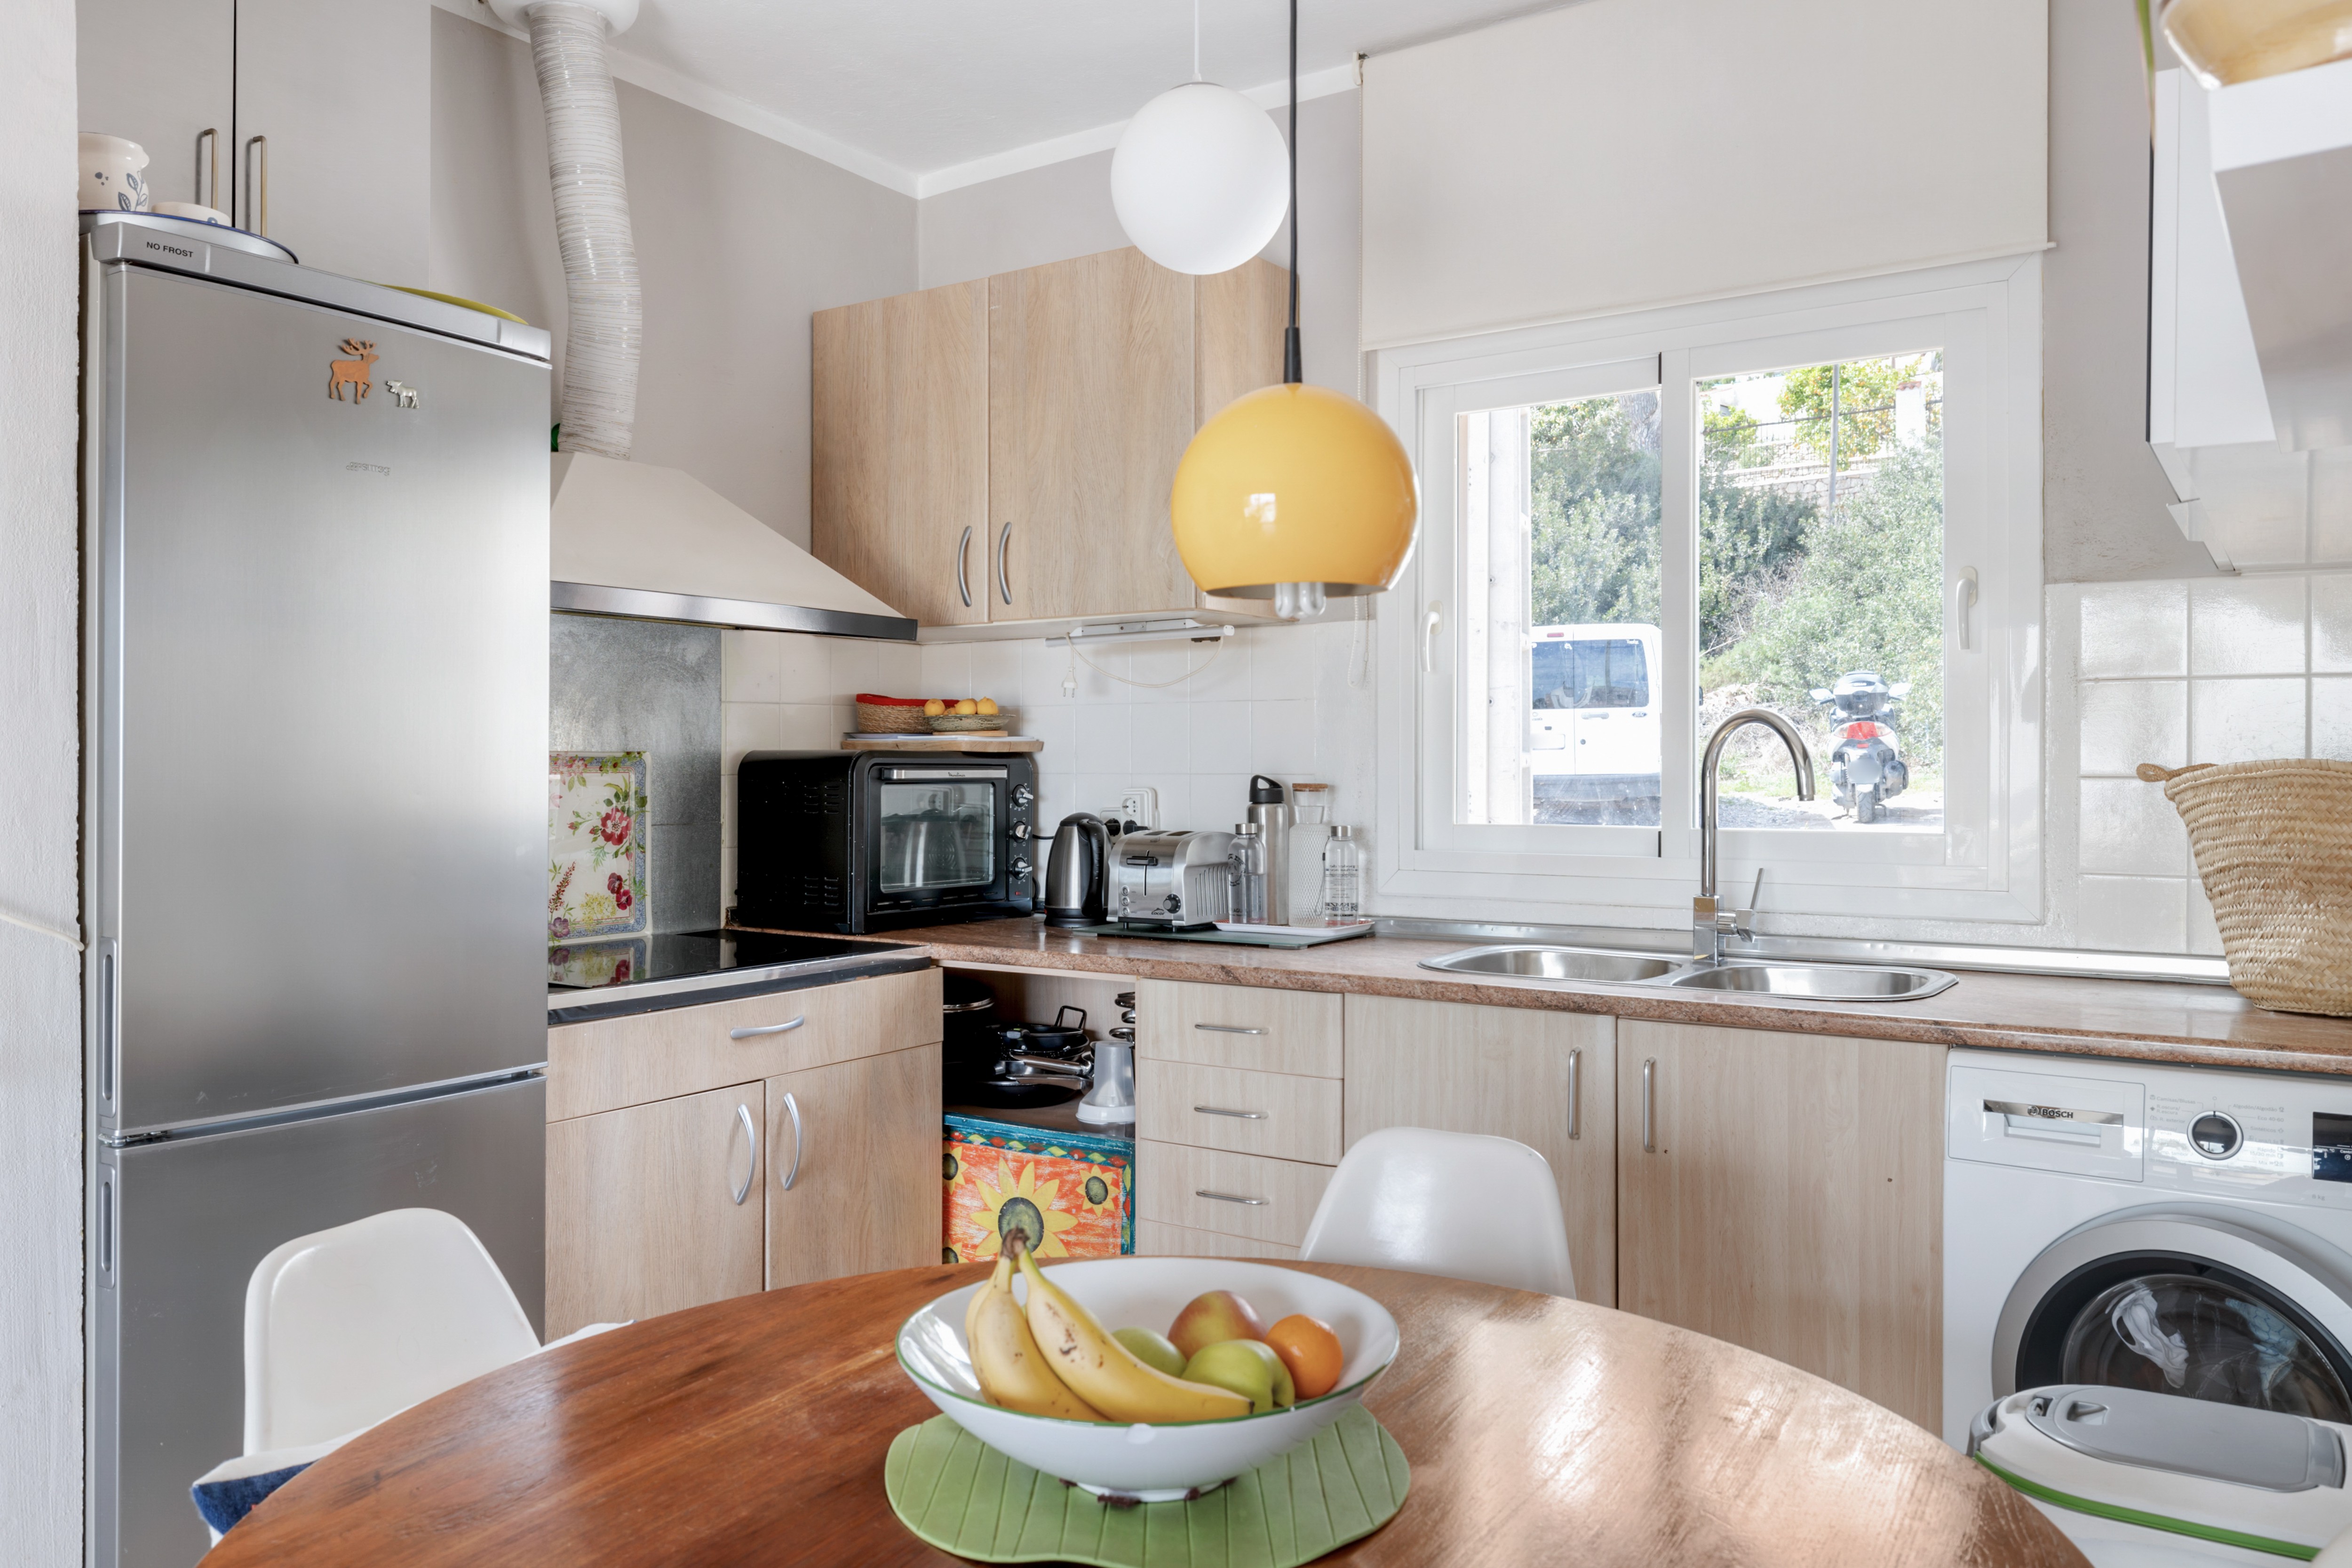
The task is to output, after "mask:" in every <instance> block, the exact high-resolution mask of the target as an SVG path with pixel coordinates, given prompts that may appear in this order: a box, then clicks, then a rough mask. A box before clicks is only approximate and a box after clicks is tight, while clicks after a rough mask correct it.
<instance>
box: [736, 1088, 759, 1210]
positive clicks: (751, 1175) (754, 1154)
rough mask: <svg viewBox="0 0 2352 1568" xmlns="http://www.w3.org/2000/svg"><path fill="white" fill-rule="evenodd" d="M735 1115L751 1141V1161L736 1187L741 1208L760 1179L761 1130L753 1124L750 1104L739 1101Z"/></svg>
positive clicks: (744, 1169)
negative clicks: (754, 1183)
mask: <svg viewBox="0 0 2352 1568" xmlns="http://www.w3.org/2000/svg"><path fill="white" fill-rule="evenodd" d="M735 1115H736V1117H737V1119H738V1120H740V1121H741V1122H742V1123H743V1136H744V1137H746V1138H749V1139H750V1140H751V1163H750V1164H748V1165H746V1166H744V1167H743V1180H742V1182H741V1183H740V1184H738V1185H737V1187H736V1188H735V1203H736V1206H738V1207H739V1208H740V1206H742V1203H743V1200H744V1199H745V1198H748V1197H750V1196H751V1184H752V1183H753V1182H754V1181H757V1180H758V1179H759V1175H760V1130H759V1129H758V1128H757V1127H754V1126H752V1125H751V1107H750V1106H748V1105H745V1104H742V1103H741V1102H740V1101H738V1102H737V1104H736V1106H735Z"/></svg>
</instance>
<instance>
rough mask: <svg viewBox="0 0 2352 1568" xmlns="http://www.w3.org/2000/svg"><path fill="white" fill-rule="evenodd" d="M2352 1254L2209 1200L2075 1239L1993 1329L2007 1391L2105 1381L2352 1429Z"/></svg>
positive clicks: (2048, 1258)
mask: <svg viewBox="0 0 2352 1568" xmlns="http://www.w3.org/2000/svg"><path fill="white" fill-rule="evenodd" d="M2347 1347H2352V1258H2346V1257H2345V1255H2344V1254H2343V1253H2341V1252H2340V1251H2338V1250H2337V1249H2336V1248H2335V1247H2330V1246H2328V1245H2327V1244H2326V1243H2325V1242H2323V1241H2321V1240H2319V1238H2317V1237H2313V1236H2310V1235H2308V1234H2306V1233H2304V1232H2301V1231H2299V1230H2296V1229H2294V1228H2293V1227H2291V1226H2284V1225H2281V1224H2277V1223H2273V1222H2270V1221H2267V1220H2263V1219H2257V1218H2253V1217H2251V1216H2248V1215H2240V1214H2237V1213H2234V1212H2232V1211H2228V1210H2211V1209H2207V1208H2204V1207H2202V1206H2201V1205H2192V1206H2184V1207H2179V1208H2164V1209H2134V1210H2128V1211H2126V1212H2124V1213H2121V1214H2116V1215H2107V1216H2105V1217H2104V1218H2101V1219H2098V1220H2095V1221H2093V1222H2092V1223H2090V1224H2088V1225H2085V1226H2080V1227H2078V1228H2077V1229H2075V1230H2074V1231H2071V1232H2069V1233H2068V1234H2067V1235H2065V1236H2063V1237H2060V1238H2059V1239H2058V1240H2056V1241H2054V1242H2053V1243H2052V1244H2051V1245H2050V1246H2049V1247H2047V1248H2045V1249H2044V1250H2043V1251H2042V1255H2041V1257H2039V1258H2035V1259H2034V1260H2033V1263H2032V1266H2031V1267H2030V1268H2027V1269H2026V1270H2025V1272H2024V1273H2023V1274H2022V1275H2021V1276H2020V1277H2019V1279H2018V1281H2017V1284H2016V1286H2015V1288H2014V1289H2011V1291H2010V1295H2009V1300H2008V1301H2007V1303H2006V1304H2005V1305H2004V1306H2003V1307H2002V1309H2001V1314H2000V1323H1999V1325H1998V1327H1997V1328H1996V1329H1995V1331H1994V1334H1993V1364H1992V1382H1993V1389H1994V1392H1995V1393H1997V1394H2001V1395H2003V1396H2006V1395H2008V1394H2014V1393H2015V1392H2016V1391H2017V1390H2019V1389H2021V1388H2037V1387H2041V1386H2043V1385H2045V1384H2100V1385H2103V1386H2106V1387H2111V1388H2138V1389H2145V1390H2147V1392H2149V1393H2151V1394H2181V1395H2185V1396H2187V1397H2189V1398H2192V1399H2210V1400H2213V1401H2216V1402H2218V1403H2221V1404H2224V1405H2247V1406H2250V1407H2252V1408H2254V1409H2258V1410H2275V1411H2281V1412H2284V1413H2285V1414H2288V1415H2308V1416H2314V1417H2316V1418H2317V1419H2319V1420H2323V1421H2337V1422H2352V1353H2347Z"/></svg>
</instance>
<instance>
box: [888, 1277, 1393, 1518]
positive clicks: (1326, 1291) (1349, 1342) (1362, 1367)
mask: <svg viewBox="0 0 2352 1568" xmlns="http://www.w3.org/2000/svg"><path fill="white" fill-rule="evenodd" d="M1045 1272H1046V1274H1047V1276H1048V1277H1049V1278H1050V1279H1052V1280H1053V1281H1054V1283H1055V1284H1056V1285H1058V1286H1060V1287H1061V1288H1062V1289H1065V1290H1066V1291H1068V1292H1069V1293H1070V1295H1071V1297H1072V1298H1073V1299H1075V1300H1076V1301H1077V1303H1078V1304H1079V1305H1080V1306H1082V1307H1084V1308H1086V1310H1087V1311H1089V1312H1092V1313H1093V1314H1094V1315H1095V1317H1096V1319H1097V1321H1100V1322H1101V1324H1102V1326H1103V1327H1104V1328H1106V1329H1124V1328H1146V1329H1150V1330H1153V1331H1156V1332H1160V1333H1165V1332H1167V1331H1168V1325H1169V1324H1170V1323H1171V1322H1173V1321H1175V1318H1176V1314H1177V1313H1179V1312H1181V1311H1182V1310H1184V1307H1185V1304H1186V1303H1187V1302H1189V1301H1191V1300H1192V1298H1194V1297H1195V1296H1198V1295H1200V1294H1201V1293H1202V1292H1203V1291H1207V1290H1231V1291H1233V1292H1234V1293H1235V1294H1236V1295H1238V1296H1241V1297H1242V1298H1243V1299H1244V1300H1247V1301H1248V1302H1249V1304H1250V1305H1251V1306H1253V1307H1255V1308H1256V1309H1257V1313H1258V1316H1259V1317H1261V1318H1263V1319H1264V1320H1265V1321H1266V1323H1267V1324H1268V1325H1272V1324H1274V1323H1276V1322H1279V1321H1281V1320H1282V1319H1284V1318H1286V1317H1288V1316H1290V1315H1291V1314H1292V1313H1293V1312H1304V1313H1306V1314H1307V1316H1308V1317H1311V1318H1320V1319H1322V1320H1323V1321H1325V1322H1327V1323H1328V1324H1330V1325H1331V1328H1332V1331H1333V1332H1335V1333H1337V1334H1338V1335H1339V1348H1340V1350H1341V1352H1343V1353H1344V1355H1345V1358H1346V1359H1345V1360H1344V1361H1343V1362H1342V1363H1340V1368H1339V1386H1337V1387H1336V1388H1334V1389H1332V1391H1331V1392H1330V1393H1328V1394H1324V1395H1323V1396H1322V1397H1321V1398H1319V1399H1302V1400H1300V1401H1299V1402H1298V1403H1297V1405H1292V1406H1291V1407H1290V1408H1289V1409H1287V1410H1269V1411H1267V1412H1266V1413H1265V1415H1233V1416H1228V1417H1226V1418H1224V1419H1223V1420H1219V1421H1180V1422H1172V1423H1168V1424H1164V1425H1158V1426H1147V1425H1144V1424H1142V1423H1140V1422H1139V1423H1137V1424H1136V1425H1134V1426H1109V1425H1106V1424H1103V1423H1100V1422H1094V1421H1064V1420H1061V1419H1059V1418H1057V1417H1055V1416H1051V1415H1027V1414H1025V1413H1024V1412H1022V1411H1018V1410H1006V1409H1003V1408H1001V1407H1000V1406H997V1405H991V1404H989V1403H988V1402H987V1401H986V1400H985V1399H983V1398H982V1397H981V1393H980V1381H979V1379H978V1378H977V1377H975V1376H974V1375H973V1374H972V1370H971V1347H970V1346H968V1345H967V1344H966V1343H965V1342H964V1336H963V1314H964V1308H965V1307H966V1306H967V1305H969V1304H970V1302H971V1296H972V1292H973V1291H975V1290H979V1289H983V1288H984V1287H985V1285H986V1281H985V1280H982V1281H981V1282H980V1283H978V1284H973V1285H967V1286H965V1287H964V1288H963V1289H961V1290H950V1291H949V1292H948V1293H947V1294H946V1295H944V1296H941V1297H940V1298H939V1300H935V1301H933V1302H931V1303H930V1304H929V1306H927V1307H925V1308H923V1309H922V1310H920V1311H919V1312H917V1313H916V1314H915V1315H914V1316H913V1317H911V1318H908V1320H907V1321H906V1325H905V1326H904V1327H902V1328H901V1329H900V1330H899V1331H898V1364H899V1365H900V1366H902V1367H904V1368H905V1369H906V1371H907V1375H908V1377H911V1378H913V1379H914V1380H915V1385H916V1386H917V1387H918V1388H920V1389H921V1390H922V1391H923V1392H924V1393H925V1394H929V1396H930V1400H931V1403H932V1404H934V1405H938V1406H939V1407H940V1410H942V1411H944V1412H945V1413H946V1414H947V1416H948V1418H949V1419H950V1420H951V1421H953V1422H954V1423H955V1424H956V1425H957V1426H961V1427H962V1428H963V1429H964V1430H965V1431H967V1432H969V1433H971V1435H972V1436H975V1437H977V1438H979V1439H980V1440H981V1441H982V1442H983V1443H985V1444H987V1445H988V1446H989V1447H992V1448H994V1449H996V1450H997V1451H998V1452H1000V1453H1003V1454H1006V1455H1009V1456H1010V1457H1012V1458H1015V1459H1018V1460H1020V1461H1021V1462H1022V1463H1023V1464H1024V1465H1027V1466H1030V1467H1031V1468H1034V1469H1038V1470H1042V1471H1044V1472H1045V1474H1046V1475H1049V1476H1053V1477H1055V1479H1060V1480H1066V1481H1071V1482H1075V1483H1076V1484H1077V1485H1079V1486H1082V1487H1084V1488H1086V1489H1087V1490H1088V1491H1090V1492H1096V1493H1103V1492H1114V1493H1117V1494H1118V1495H1120V1496H1122V1497H1133V1498H1139V1499H1140V1500H1142V1501H1145V1502H1168V1501H1172V1500H1176V1499H1179V1498H1181V1497H1183V1496H1185V1495H1186V1494H1188V1493H1190V1492H1192V1491H1195V1490H1206V1489H1209V1488H1211V1487H1213V1486H1216V1485H1217V1484H1219V1483H1220V1482H1223V1481H1226V1480H1230V1479H1233V1478H1234V1477H1235V1476H1238V1475H1240V1474H1242V1473H1243V1472H1244V1471H1246V1470H1252V1469H1255V1468H1257V1467H1258V1466H1260V1465H1262V1464H1264V1463H1265V1462H1266V1461H1267V1460H1268V1459H1271V1458H1274V1457H1275V1456H1276V1454H1281V1453H1286V1452H1287V1451H1288V1450H1290V1449H1292V1448H1295V1447H1297V1446H1298V1445H1299V1444H1301V1443H1304V1442H1306V1441H1307V1439H1308V1438H1309V1437H1312V1436H1315V1434H1316V1433H1318V1432H1319V1431H1321V1430H1322V1429H1323V1428H1324V1427H1326V1426H1329V1425H1330V1424H1331V1423H1332V1422H1334V1421H1337V1420H1338V1419H1339V1417H1340V1415H1343V1414H1345V1413H1346V1411H1347V1410H1348V1409H1349V1406H1351V1405H1356V1404H1357V1403H1359V1402H1360V1401H1361V1400H1362V1398H1363V1397H1364V1391H1365V1390H1366V1389H1368V1388H1370V1387H1371V1385H1372V1383H1373V1381H1374V1380H1375V1379H1377V1378H1378V1377H1379V1376H1380V1375H1381V1373H1384V1372H1386V1371H1387V1370H1388V1369H1389V1363H1391V1362H1393V1361H1394V1360H1396V1353H1397V1326H1396V1320H1395V1319H1394V1318H1391V1317H1390V1316H1389V1313H1388V1309H1387V1308H1385V1307H1383V1306H1381V1304H1380V1303H1379V1302H1378V1301H1375V1300H1372V1299H1371V1298H1370V1296H1367V1295H1365V1294H1364V1293H1363V1292H1362V1291H1361V1290H1352V1289H1349V1288H1348V1287H1347V1286H1345V1285H1342V1284H1339V1282H1338V1281H1336V1280H1332V1279H1323V1278H1322V1277H1321V1276H1319V1275H1315V1274H1305V1273H1300V1272H1299V1271H1297V1270H1296V1269H1290V1268H1276V1267H1274V1266H1272V1265H1269V1264H1264V1263H1227V1262H1220V1261H1215V1260H1211V1259H1205V1258H1089V1259H1087V1260H1085V1261H1083V1262H1076V1263H1057V1264H1055V1265H1053V1266H1051V1267H1050V1268H1047V1269H1046V1270H1045ZM1013 1289H1015V1290H1017V1291H1019V1292H1020V1298H1021V1300H1024V1301H1026V1300H1028V1294H1029V1287H1028V1285H1027V1283H1026V1281H1017V1282H1016V1283H1015V1285H1014V1287H1013Z"/></svg>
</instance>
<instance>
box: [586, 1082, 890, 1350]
mask: <svg viewBox="0 0 2352 1568" xmlns="http://www.w3.org/2000/svg"><path fill="white" fill-rule="evenodd" d="M766 1106H767V1100H766V1099H765V1095H764V1091H763V1090H762V1089H761V1086H760V1085H759V1084H756V1083H745V1084H737V1085H735V1086H734V1087H732V1088H729V1089H712V1090H710V1091H709V1092H708V1093H704V1094H689V1095H681V1096H679V1097H678V1098H677V1099H676V1100H656V1101H655V1102H654V1103H652V1104H650V1105H633V1106H630V1107H628V1108H627V1109H626V1110H607V1111H604V1112H601V1113H599V1114H597V1115H594V1116H580V1117H574V1118H572V1120H571V1121H557V1122H552V1123H551V1124H550V1125H549V1127H548V1129H547V1333H548V1337H549V1338H550V1339H553V1338H555V1337H556V1336H558V1335H560V1334H568V1333H570V1332H572V1331H573V1330H574V1329H579V1328H584V1327H586V1326H587V1325H588V1324H590V1323H594V1322H608V1323H609V1322H621V1321H626V1320H628V1319H632V1318H650V1317H653V1316H655V1315H656V1314H657V1313H661V1312H675V1311H677V1310H680V1309H682V1308H686V1307H699V1306H701V1305H702V1304H703V1303H704V1302H706V1301H719V1300H726V1299H727V1298H728V1297H730V1296H741V1295H744V1294H747V1293H748V1292H750V1291H753V1290H757V1289H760V1287H761V1281H762V1279H763V1278H764V1273H765V1266H766V1261H767V1236H766V1231H765V1226H764V1223H763V1220H764V1215H765V1213H766V1210H765V1207H764V1205H763V1204H762V1203H761V1191H760V1178H761V1174H762V1173H763V1171H764V1168H765V1162H764V1161H763V1160H762V1159H761V1152H762V1149H761V1143H762V1140H761V1138H760V1137H757V1136H755V1135H754V1134H755V1133H756V1132H757V1130H758V1129H759V1127H760V1124H761V1121H762V1119H763V1118H764V1116H765V1115H766ZM934 1120H936V1119H934Z"/></svg>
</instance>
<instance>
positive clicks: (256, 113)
mask: <svg viewBox="0 0 2352 1568" xmlns="http://www.w3.org/2000/svg"><path fill="white" fill-rule="evenodd" d="M432 105H433V11H432V8H431V7H430V6H425V5H415V4H414V3H413V0H336V3H335V4H333V5H320V4H319V0H237V5H236V141H237V145H236V157H237V188H238V195H239V197H240V203H239V205H240V206H242V207H244V208H245V211H244V212H243V213H241V214H239V215H237V216H239V217H240V219H241V220H242V219H245V218H247V217H250V218H252V219H253V220H254V221H258V213H257V203H256V202H255V200H254V198H255V197H257V195H258V193H257V192H256V191H249V190H248V189H247V184H246V182H247V174H246V168H247V146H248V144H249V143H250V142H251V141H252V139H253V138H254V137H255V136H257V135H259V136H266V137H268V205H269V237H271V238H272V239H276V240H280V241H283V242H284V243H285V244H286V245H287V246H289V247H291V248H292V249H293V251H294V252H295V254H296V255H298V256H299V257H300V258H302V262H303V265H305V266H308V267H318V268H325V269H326V270H327V271H329V272H341V273H343V274H345V275H346V276H349V277H352V278H368V279H377V280H379V281H382V282H385V283H422V282H424V281H425V277H426V273H427V268H428V263H429V258H428V256H427V254H426V247H425V241H426V237H427V236H428V234H429V232H430V230H431V226H432V216H433V214H432V174H433V134H432V118H433V117H432ZM222 153H223V156H224V158H226V155H227V153H228V149H226V148H224V149H223V150H222ZM260 167H261V165H260V162H259V160H255V161H254V163H253V168H254V172H255V176H256V178H258V175H259V173H260ZM251 226H252V223H251V222H248V223H247V227H251ZM384 368H385V372H386V374H395V375H396V374H399V373H398V372H397V371H394V370H393V369H392V367H391V366H389V365H387V366H385V367H384Z"/></svg>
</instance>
